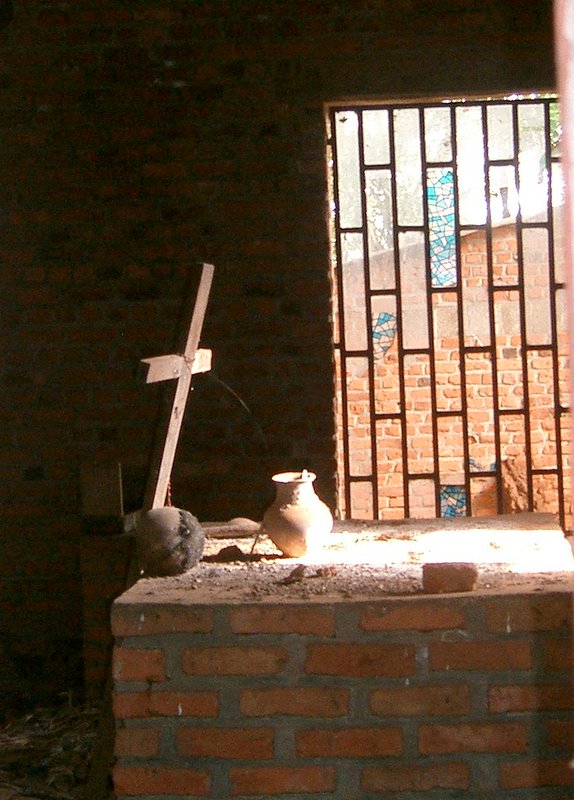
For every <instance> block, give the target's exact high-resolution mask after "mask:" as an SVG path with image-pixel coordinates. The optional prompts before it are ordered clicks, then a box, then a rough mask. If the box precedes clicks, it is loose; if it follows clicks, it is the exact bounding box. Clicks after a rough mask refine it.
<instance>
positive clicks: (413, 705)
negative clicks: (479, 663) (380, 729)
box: [371, 685, 470, 717]
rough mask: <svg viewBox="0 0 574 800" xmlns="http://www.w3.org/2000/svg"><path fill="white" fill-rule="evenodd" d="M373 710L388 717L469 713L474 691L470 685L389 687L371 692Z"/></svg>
mask: <svg viewBox="0 0 574 800" xmlns="http://www.w3.org/2000/svg"><path fill="white" fill-rule="evenodd" d="M371 710H372V712H373V713H374V714H378V715H379V716H386V717H403V716H405V717H406V716H416V717H431V716H456V715H462V714H468V713H469V712H470V692H469V688H468V686H466V685H462V686H459V685H455V686H389V687H385V688H383V689H374V690H373V691H372V692H371Z"/></svg>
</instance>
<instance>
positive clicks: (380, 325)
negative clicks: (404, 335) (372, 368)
mask: <svg viewBox="0 0 574 800" xmlns="http://www.w3.org/2000/svg"><path fill="white" fill-rule="evenodd" d="M372 332H373V348H374V355H375V358H376V357H377V356H379V357H380V356H384V355H385V353H386V352H387V350H388V349H389V348H390V347H391V345H392V343H393V342H394V340H395V336H396V334H397V318H396V316H395V315H394V314H391V313H390V311H382V312H381V313H380V314H378V316H376V317H375V318H374V319H373V328H372Z"/></svg>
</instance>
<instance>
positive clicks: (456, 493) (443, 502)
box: [440, 485, 466, 517]
mask: <svg viewBox="0 0 574 800" xmlns="http://www.w3.org/2000/svg"><path fill="white" fill-rule="evenodd" d="M440 515H441V517H464V516H466V490H465V488H464V486H458V485H446V486H441V487H440Z"/></svg>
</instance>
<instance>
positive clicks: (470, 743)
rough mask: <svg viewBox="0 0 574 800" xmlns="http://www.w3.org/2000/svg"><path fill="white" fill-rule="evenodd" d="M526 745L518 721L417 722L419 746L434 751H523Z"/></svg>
mask: <svg viewBox="0 0 574 800" xmlns="http://www.w3.org/2000/svg"><path fill="white" fill-rule="evenodd" d="M527 748H528V729H527V726H526V724H520V723H488V722H472V723H457V724H454V725H421V726H420V728H419V750H420V752H421V753H423V754H424V755H437V754H438V753H497V752H518V753H520V752H523V751H525V750H526V749H527Z"/></svg>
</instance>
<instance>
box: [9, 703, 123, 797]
mask: <svg viewBox="0 0 574 800" xmlns="http://www.w3.org/2000/svg"><path fill="white" fill-rule="evenodd" d="M98 720H99V709H97V708H94V707H91V706H89V707H75V706H73V705H71V704H69V703H67V704H65V705H64V706H58V707H45V708H36V709H34V710H33V711H30V712H28V713H27V714H25V715H23V716H19V717H14V718H10V717H9V716H8V718H7V719H6V721H5V722H4V724H3V725H2V726H1V727H0V798H1V800H76V798H80V797H82V796H83V793H84V790H85V784H86V780H87V776H88V769H89V763H90V756H91V752H92V747H93V743H94V741H95V737H96V731H97V725H98ZM112 796H113V795H111V794H110V797H112Z"/></svg>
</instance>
